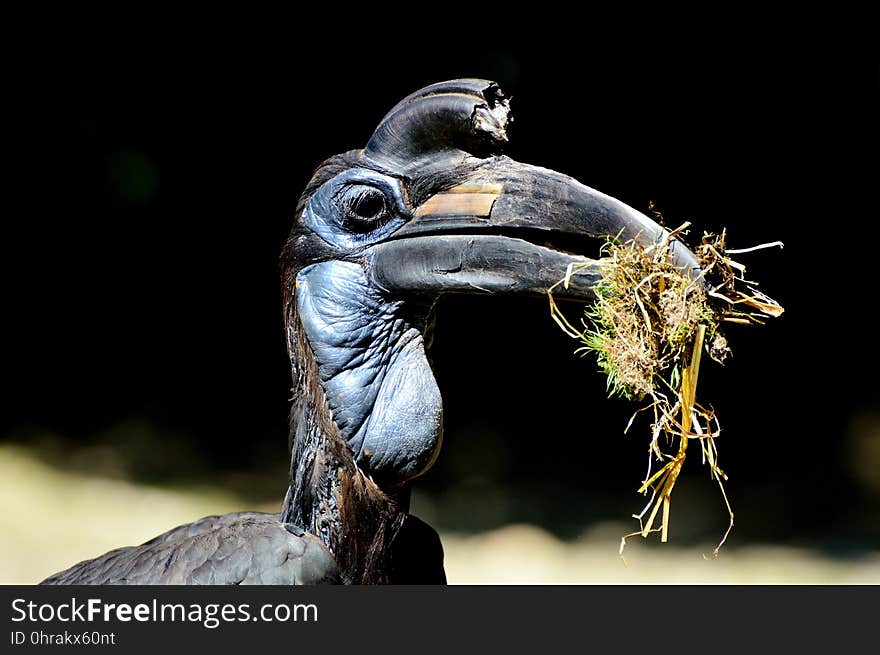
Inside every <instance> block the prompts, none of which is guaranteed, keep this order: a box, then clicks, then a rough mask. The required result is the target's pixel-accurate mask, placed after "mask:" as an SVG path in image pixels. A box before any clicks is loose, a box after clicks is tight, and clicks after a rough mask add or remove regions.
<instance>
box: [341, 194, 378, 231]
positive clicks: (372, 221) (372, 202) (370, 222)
mask: <svg viewBox="0 0 880 655" xmlns="http://www.w3.org/2000/svg"><path fill="white" fill-rule="evenodd" d="M336 206H337V207H338V208H339V211H340V214H341V216H342V225H343V227H344V228H345V229H347V230H349V231H351V232H359V233H363V232H372V231H373V230H375V229H377V228H379V227H381V226H382V225H384V224H385V223H386V222H387V221H388V219H389V218H390V217H391V212H390V211H389V209H388V200H387V199H386V198H385V194H384V193H382V191H380V190H379V189H377V188H375V187H372V186H366V185H357V186H350V187H347V188H346V189H345V190H343V191H342V192H341V193H340V194H339V195H338V196H337V197H336Z"/></svg>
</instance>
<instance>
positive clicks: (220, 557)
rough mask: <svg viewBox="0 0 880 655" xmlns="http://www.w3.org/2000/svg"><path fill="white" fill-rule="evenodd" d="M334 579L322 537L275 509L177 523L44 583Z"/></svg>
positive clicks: (332, 563)
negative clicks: (285, 519) (283, 517)
mask: <svg viewBox="0 0 880 655" xmlns="http://www.w3.org/2000/svg"><path fill="white" fill-rule="evenodd" d="M338 580H339V575H338V571H337V568H336V562H335V560H334V558H333V555H332V554H331V553H330V551H329V550H327V548H326V547H325V546H324V544H322V543H321V540H320V539H318V538H317V537H315V536H314V535H310V534H308V533H306V532H303V531H302V530H300V529H298V528H296V527H294V526H291V525H290V524H286V523H283V522H282V521H281V517H280V515H278V514H267V513H262V512H236V513H234V514H225V515H223V516H208V517H206V518H203V519H201V520H200V521H195V522H193V523H188V524H186V525H181V526H178V527H176V528H173V529H171V530H169V531H168V532H165V533H164V534H161V535H159V536H158V537H156V538H155V539H151V540H150V541H148V542H147V543H145V544H142V545H140V546H129V547H127V548H118V549H116V550H111V551H110V552H108V553H105V554H104V555H101V556H100V557H96V558H95V559H91V560H86V561H84V562H80V563H79V564H76V565H74V566H72V567H70V568H69V569H67V570H65V571H61V572H60V573H56V574H55V575H53V576H51V577H49V578H47V579H46V580H44V581H43V584H52V585H67V584H99V585H126V584H132V585H143V584H151V585H201V584H217V585H237V584H246V585H247V584H283V585H291V584H320V583H332V582H337V581H338Z"/></svg>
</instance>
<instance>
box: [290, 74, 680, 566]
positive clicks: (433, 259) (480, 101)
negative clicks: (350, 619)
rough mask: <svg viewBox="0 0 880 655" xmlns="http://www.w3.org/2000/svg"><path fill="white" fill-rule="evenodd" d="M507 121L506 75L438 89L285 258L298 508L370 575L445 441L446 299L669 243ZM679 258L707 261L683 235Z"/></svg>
mask: <svg viewBox="0 0 880 655" xmlns="http://www.w3.org/2000/svg"><path fill="white" fill-rule="evenodd" d="M508 122H509V102H508V99H507V98H506V97H505V96H504V94H503V93H502V91H501V89H499V87H498V85H497V84H495V83H492V82H488V81H485V80H476V79H463V80H453V81H449V82H442V83H439V84H434V85H432V86H429V87H426V88H424V89H422V90H420V91H417V92H416V93H413V94H412V95H410V96H408V97H407V98H405V99H403V100H402V101H401V102H399V103H398V104H397V105H396V106H395V107H394V108H393V109H392V110H391V111H390V112H389V113H388V114H387V115H386V116H385V117H384V118H383V119H382V121H381V123H380V124H379V126H378V127H377V128H376V130H375V132H374V133H373V135H372V137H371V138H370V140H369V142H368V143H367V145H366V147H365V148H364V149H363V150H357V151H351V152H348V153H345V154H343V155H339V156H336V157H333V158H331V159H329V160H327V161H326V162H324V163H323V164H322V165H321V166H320V167H319V168H318V169H317V171H316V172H315V174H314V176H313V178H312V180H311V181H310V182H309V184H308V187H307V188H306V191H305V192H304V194H303V196H302V198H301V199H300V202H299V204H298V207H297V212H296V218H295V223H294V226H293V229H292V231H291V233H290V237H289V239H288V242H287V244H286V246H285V250H284V254H283V257H282V266H283V284H284V298H285V320H286V327H287V338H288V349H289V354H290V358H291V364H292V368H293V374H294V404H293V411H292V414H291V449H292V464H291V487H290V490H289V491H288V497H287V500H286V503H285V505H286V507H285V517H286V520H289V521H293V522H296V523H299V524H300V525H302V527H304V528H305V529H307V530H310V531H312V532H314V533H315V534H318V535H319V536H321V537H322V539H324V541H325V543H327V545H328V546H330V548H331V550H333V551H334V554H336V556H337V558H339V559H341V560H343V561H342V562H341V564H342V566H341V568H342V569H343V570H346V569H348V572H349V577H350V578H351V579H353V580H355V581H379V580H381V579H382V576H383V573H382V567H383V566H385V564H383V563H382V557H381V552H380V551H382V549H383V545H382V543H381V542H382V541H383V540H386V541H388V540H392V539H393V537H394V532H395V530H396V529H397V528H398V527H399V525H400V523H401V521H402V520H403V519H402V518H401V517H402V516H404V515H405V512H406V510H407V507H406V505H407V500H406V498H407V495H406V489H407V487H408V483H409V482H410V481H412V480H413V479H414V478H416V477H417V476H419V475H421V474H423V473H424V472H425V471H426V470H428V468H430V467H431V465H432V464H433V462H434V461H435V459H436V457H437V454H438V451H439V448H440V442H441V434H442V425H441V422H442V401H441V397H440V392H439V390H438V388H437V384H436V382H435V380H434V376H433V374H432V371H431V367H430V365H429V363H428V360H427V358H426V354H425V348H426V345H425V339H426V330H427V328H428V327H429V322H430V321H429V317H430V315H431V310H432V308H433V305H434V303H435V302H436V300H437V298H438V297H439V296H440V295H441V294H444V293H469V294H529V295H534V294H543V293H545V292H546V291H547V289H548V288H549V287H550V286H551V285H553V284H554V283H555V282H557V281H558V280H559V279H560V278H561V277H562V276H563V275H564V274H565V271H566V268H567V266H568V265H569V264H571V263H573V262H589V260H586V259H585V258H584V257H582V256H579V255H578V254H573V253H586V252H591V251H595V250H597V245H596V242H595V240H596V239H604V238H607V237H608V236H619V238H620V239H622V240H628V239H636V240H637V241H639V242H642V243H644V244H646V245H648V244H652V243H657V242H659V241H661V240H663V239H664V238H666V237H667V233H666V231H665V230H664V229H663V228H662V227H660V226H659V225H657V224H656V223H655V222H654V221H652V220H651V219H649V218H648V217H647V216H645V215H643V214H641V213H640V212H638V211H636V210H635V209H633V208H631V207H629V206H627V205H625V204H624V203H622V202H620V201H618V200H615V199H614V198H611V197H609V196H607V195H605V194H603V193H600V192H599V191H596V190H594V189H591V188H589V187H587V186H584V185H583V184H581V183H579V182H577V181H576V180H574V179H572V178H571V177H568V176H565V175H562V174H560V173H557V172H554V171H551V170H548V169H546V168H540V167H537V166H530V165H528V164H522V163H519V162H516V161H513V160H512V159H509V158H507V157H505V156H502V155H501V154H500V152H501V149H502V148H503V146H504V145H505V143H506V142H507V126H508ZM671 257H672V258H673V259H674V261H675V262H676V263H677V264H678V265H680V266H681V267H686V268H689V269H696V268H697V263H696V260H695V258H694V256H693V255H692V254H691V253H690V251H688V250H687V249H686V248H685V247H684V246H683V245H682V244H681V243H680V242H677V241H675V240H674V239H673V240H672V244H671ZM600 280H601V271H600V267H599V265H598V263H596V264H595V265H594V266H592V267H591V268H588V270H587V273H586V274H584V275H578V276H575V277H574V278H572V283H571V284H570V285H569V286H568V288H567V289H560V290H559V295H560V297H567V298H569V299H572V300H582V301H589V300H591V299H592V298H593V297H594V294H593V291H592V288H593V286H594V285H595V284H596V283H598V282H599V281H600ZM389 508H390V509H389ZM358 513H360V514H359V515H357V516H355V515H356V514H358ZM371 517H372V518H371ZM376 517H378V518H376ZM377 535H378V536H377ZM371 540H372V541H371ZM386 564H387V563H386ZM368 570H369V571H370V572H367V573H365V571H368Z"/></svg>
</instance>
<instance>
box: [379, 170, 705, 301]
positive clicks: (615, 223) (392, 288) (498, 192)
mask: <svg viewBox="0 0 880 655" xmlns="http://www.w3.org/2000/svg"><path fill="white" fill-rule="evenodd" d="M609 238H612V239H615V238H616V239H618V240H619V241H621V242H627V241H629V240H631V239H632V240H635V241H636V242H637V243H639V244H642V245H643V246H645V247H648V246H650V245H653V244H659V243H661V242H662V241H664V240H665V239H669V244H670V247H669V251H668V252H669V257H670V259H671V261H672V262H673V263H674V264H675V265H676V266H678V267H679V268H681V269H682V271H683V272H684V273H685V274H687V275H689V276H691V277H694V278H696V277H697V276H698V275H699V272H700V269H699V265H698V264H697V260H696V258H695V257H694V255H693V253H692V252H691V251H690V250H688V249H687V248H686V247H685V246H684V244H683V243H681V242H680V241H678V240H677V239H675V238H674V237H672V238H669V232H668V231H667V230H666V229H664V228H663V227H661V226H660V225H658V224H657V223H655V222H654V221H652V220H651V219H650V218H648V217H647V216H645V215H644V214H642V213H640V212H638V211H636V210H635V209H633V208H632V207H630V206H628V205H626V204H624V203H622V202H620V201H619V200H616V199H615V198H612V197H610V196H607V195H605V194H604V193H601V192H599V191H596V190H595V189H591V188H590V187H587V186H585V185H583V184H581V183H580V182H578V181H577V180H575V179H573V178H571V177H568V176H566V175H562V174H561V173H557V172H555V171H552V170H549V169H546V168H540V167H538V166H531V165H528V164H521V163H519V162H516V161H513V160H512V159H509V158H507V157H494V158H491V159H490V160H488V162H487V163H486V164H484V165H481V166H479V167H478V168H476V169H474V170H473V171H472V173H471V174H470V175H469V176H468V177H467V179H466V180H465V181H464V182H461V183H459V184H457V185H456V186H454V187H452V188H449V189H447V190H445V191H443V192H441V193H437V194H435V195H433V196H431V197H430V198H428V199H427V200H426V201H425V202H423V203H422V204H421V205H420V206H419V207H417V208H416V209H415V211H414V213H413V219H412V220H411V221H410V222H408V223H407V224H406V225H404V226H403V227H401V228H400V229H399V230H397V232H395V233H394V234H393V235H392V236H391V237H390V238H389V240H387V241H385V242H383V243H380V244H377V245H375V246H372V247H371V248H368V249H367V250H366V252H365V255H366V261H365V264H366V267H367V270H368V272H369V273H370V275H371V276H372V280H373V282H374V283H375V284H376V285H378V286H379V287H380V288H383V289H385V290H386V291H388V292H391V293H398V292H406V293H424V294H442V293H489V294H529V295H534V294H544V293H546V291H547V290H548V289H549V288H550V287H551V286H553V285H554V284H555V283H557V282H558V281H559V280H561V279H562V278H563V277H564V276H565V274H566V270H567V269H568V267H569V265H572V264H578V265H579V266H578V273H579V274H578V275H575V276H572V277H571V280H570V284H569V285H568V287H567V288H564V289H563V288H560V289H559V290H558V294H557V295H558V296H559V297H561V298H567V299H571V300H583V301H588V300H592V299H593V298H594V297H595V294H594V292H593V287H595V285H596V284H598V283H599V282H600V281H601V278H602V272H601V270H602V267H601V262H600V260H593V259H589V258H588V257H587V256H585V254H587V253H591V252H598V251H599V245H600V244H601V242H602V241H604V240H607V239H609Z"/></svg>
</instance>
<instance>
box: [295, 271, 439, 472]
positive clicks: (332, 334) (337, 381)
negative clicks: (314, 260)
mask: <svg viewBox="0 0 880 655" xmlns="http://www.w3.org/2000/svg"><path fill="white" fill-rule="evenodd" d="M296 302H297V310H298V313H299V318H300V321H301V323H302V326H303V329H304V331H305V334H306V337H307V339H308V341H309V344H310V346H311V349H312V352H313V353H314V355H315V359H316V360H317V364H318V372H319V375H320V378H321V384H322V386H323V388H324V393H325V395H326V397H327V402H328V404H329V407H330V410H331V412H332V416H333V420H334V421H335V422H336V424H337V425H338V426H339V428H340V430H341V432H342V434H343V435H344V436H345V439H346V441H347V443H348V445H349V447H350V448H351V450H352V452H353V453H354V456H355V460H356V461H357V463H358V466H360V468H361V469H363V470H364V471H365V472H367V473H369V474H370V475H373V476H374V477H375V479H376V481H377V482H383V483H386V484H389V485H399V484H401V483H404V482H406V481H408V480H411V479H412V478H415V477H416V476H418V475H421V474H422V473H424V472H425V471H426V470H427V469H428V468H430V466H431V465H432V464H433V463H434V460H435V459H436V457H437V454H438V452H439V449H440V442H441V439H442V418H443V407H442V399H441V398H440V391H439V389H438V388H437V383H436V381H435V379H434V374H433V372H432V371H431V367H430V364H429V363H428V360H427V357H426V355H425V345H424V340H423V336H422V331H423V329H424V325H425V317H426V316H427V313H428V311H429V309H430V306H431V304H432V303H430V302H425V303H421V304H419V303H414V302H413V301H412V300H406V301H405V302H404V301H403V300H401V299H393V298H388V297H387V296H386V295H385V294H384V293H383V292H382V291H381V290H379V289H377V288H376V287H375V286H372V285H370V284H369V283H368V281H367V279H366V275H365V273H364V270H363V268H362V267H361V266H360V265H358V264H355V263H352V262H340V261H328V262H322V263H319V264H313V265H311V266H308V267H306V268H304V269H302V270H301V271H300V272H299V274H298V275H297V291H296Z"/></svg>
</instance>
